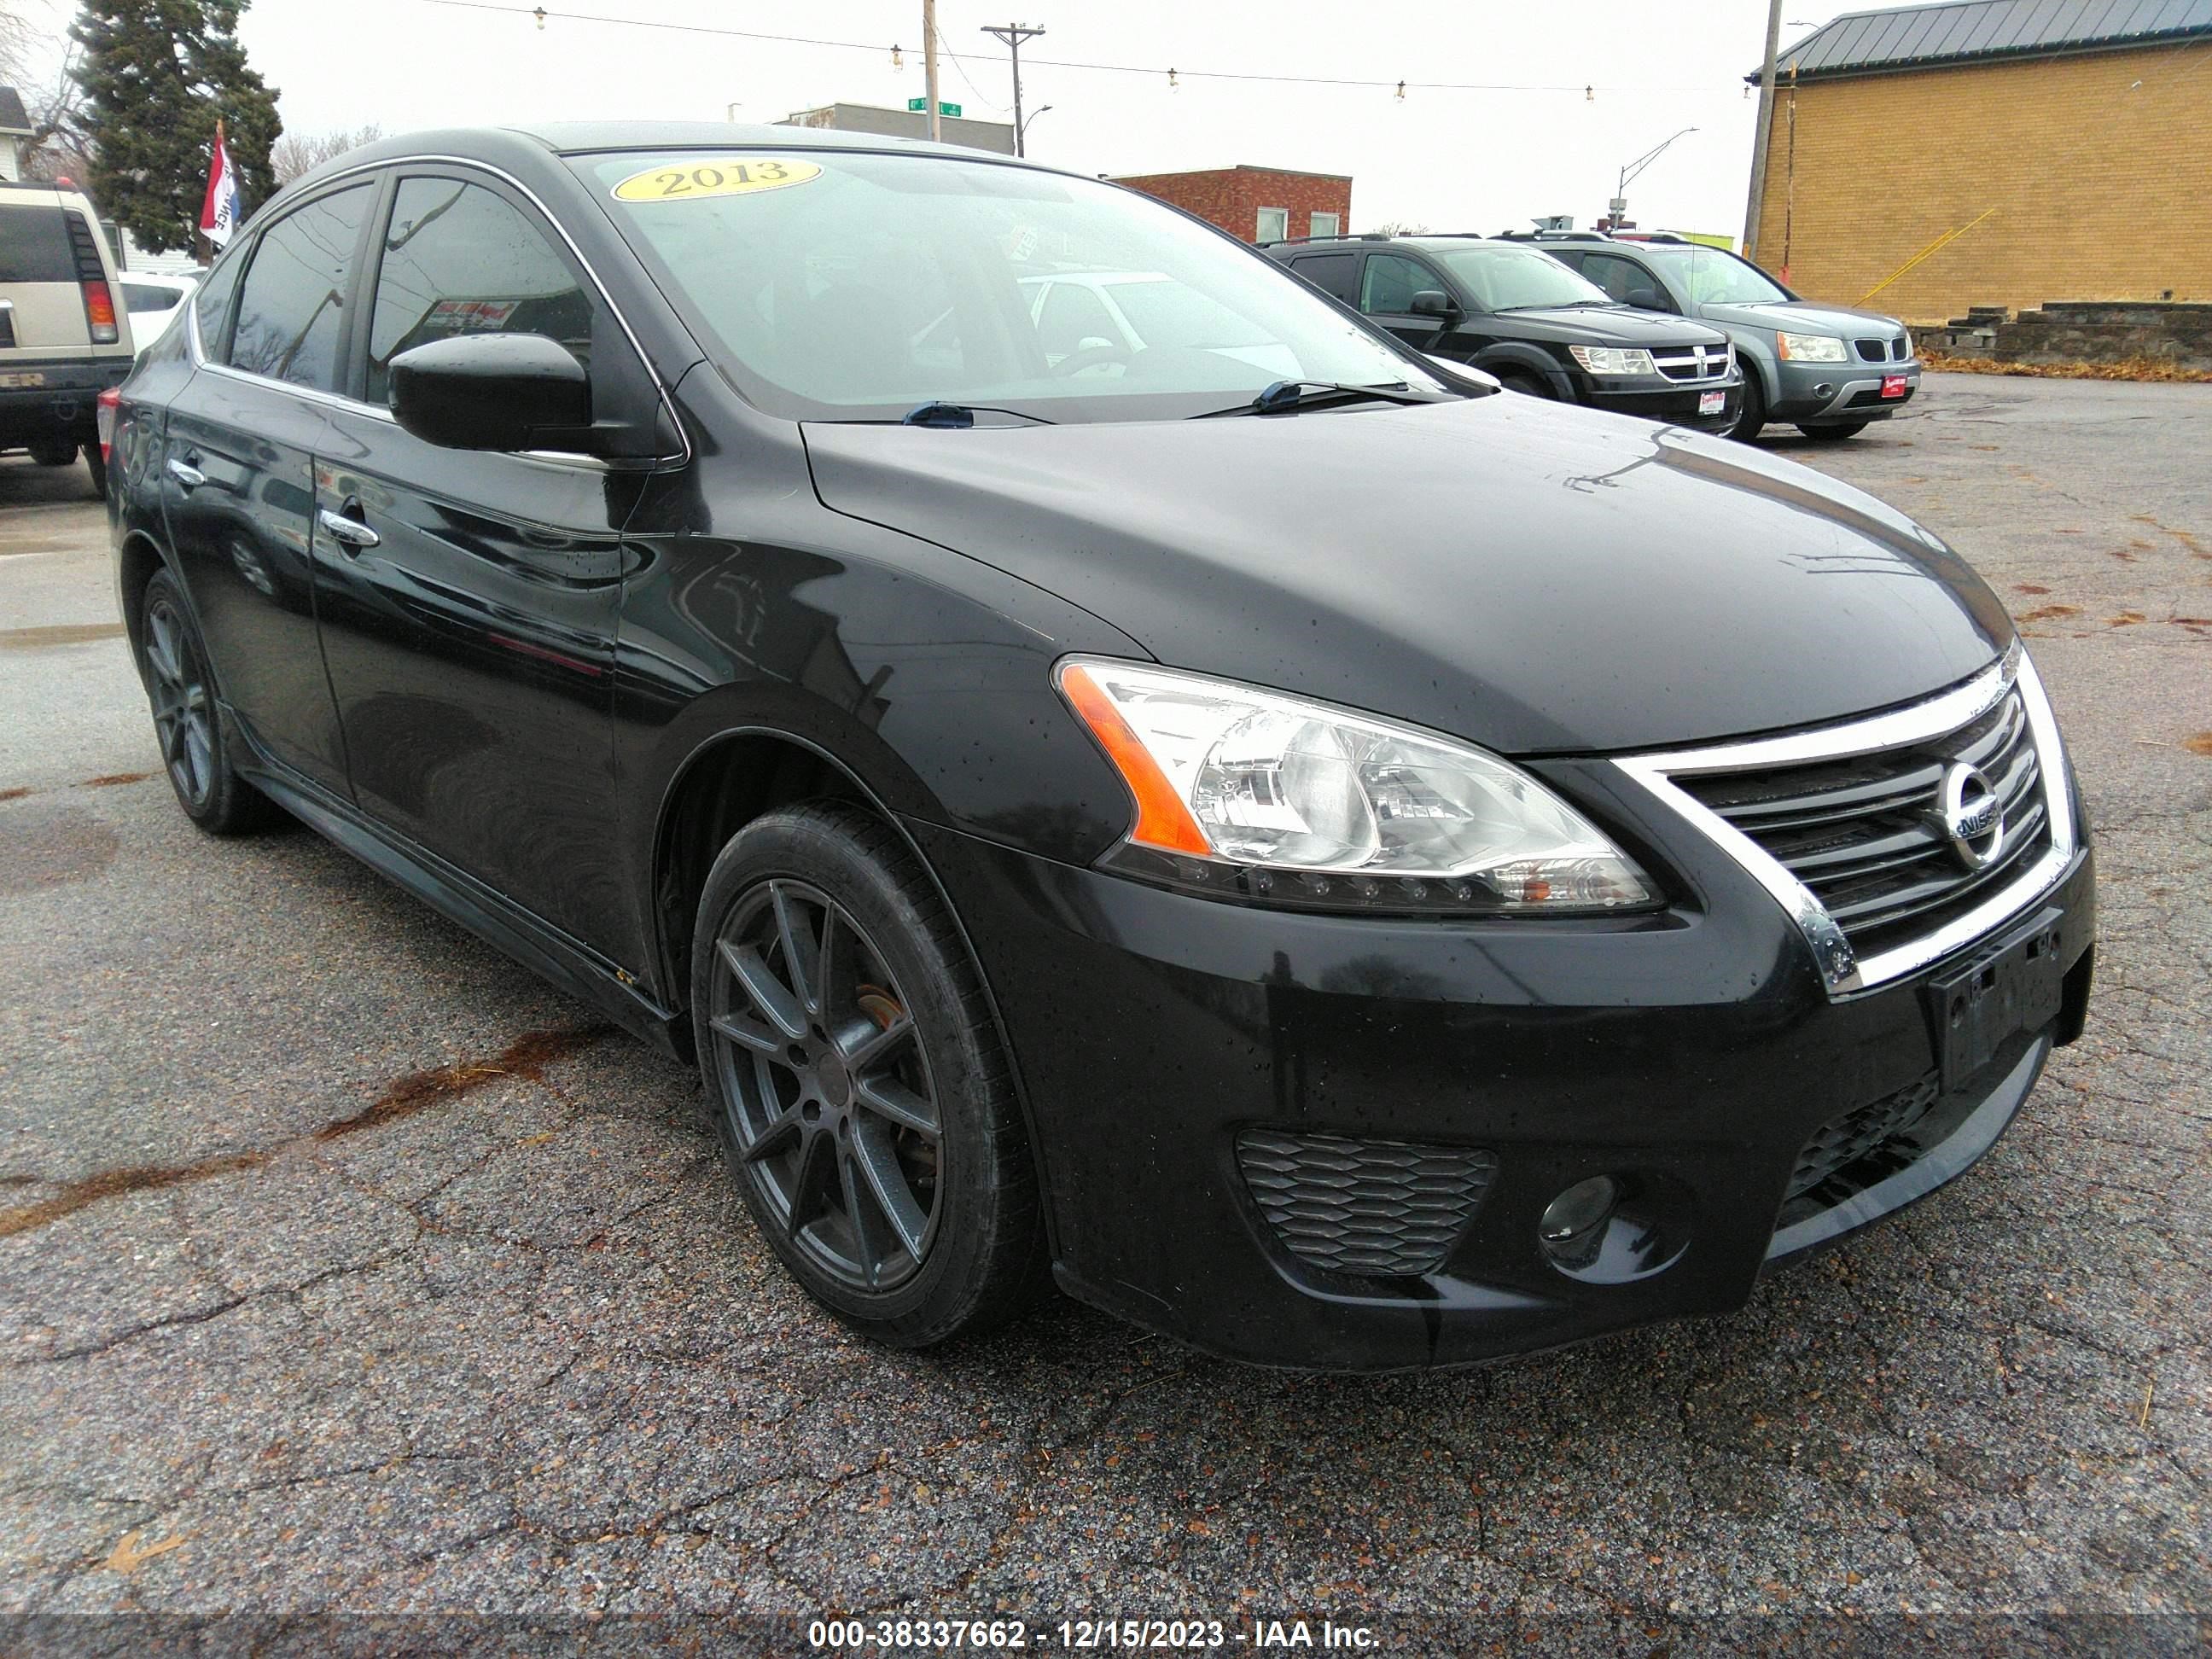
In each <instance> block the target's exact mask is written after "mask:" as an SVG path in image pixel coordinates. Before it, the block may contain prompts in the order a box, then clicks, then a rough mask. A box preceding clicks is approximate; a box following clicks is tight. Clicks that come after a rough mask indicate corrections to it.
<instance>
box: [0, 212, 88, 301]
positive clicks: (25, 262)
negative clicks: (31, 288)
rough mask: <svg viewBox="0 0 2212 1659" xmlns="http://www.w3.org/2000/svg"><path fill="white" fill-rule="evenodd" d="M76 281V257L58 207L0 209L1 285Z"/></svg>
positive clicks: (65, 223) (67, 227)
mask: <svg viewBox="0 0 2212 1659" xmlns="http://www.w3.org/2000/svg"><path fill="white" fill-rule="evenodd" d="M76 280H77V275H76V252H75V250H74V249H72V248H71V247H70V234H69V222H68V221H67V220H66V219H64V217H63V216H62V210H61V209H60V207H59V206H58V205H55V204H45V203H41V204H38V205H36V206H32V205H24V206H21V207H9V208H0V283H74V282H75V281H76Z"/></svg>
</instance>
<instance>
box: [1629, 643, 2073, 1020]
mask: <svg viewBox="0 0 2212 1659" xmlns="http://www.w3.org/2000/svg"><path fill="white" fill-rule="evenodd" d="M2015 685H2017V686H2018V687H2019V688H2020V694H2021V702H2022V704H2023V705H2024V706H2025V708H2026V709H2027V723H2028V730H2029V732H2030V734H2031V736H2032V737H2033V739H2034V742H2035V754H2036V763H2037V765H2038V767H2039V769H2040V771H2041V779H2040V781H2041V784H2042V787H2043V800H2044V811H2045V815H2046V817H2048V820H2049V823H2050V826H2051V846H2050V848H2049V849H2048V850H2047V851H2045V853H2044V854H2043V855H2042V856H2041V857H2039V859H2037V860H2036V861H2035V862H2034V863H2033V865H2032V866H2029V867H2028V869H2027V871H2026V872H2023V873H2022V874H2021V875H2020V876H2018V877H2017V878H2015V879H2014V880H2012V881H2009V882H2008V883H2006V884H2005V885H2004V886H2002V888H2000V889H1998V890H1997V891H1996V892H1995V893H1994V894H1992V895H1991V896H1990V897H1988V898H1986V899H1984V901H1983V902H1981V903H1979V904H1978V905H1976V906H1975V907H1974V908H1972V909H1971V910H1969V911H1967V912H1966V914H1965V915H1960V916H1957V917H1954V918H1953V919H1952V920H1951V921H1948V922H1946V923H1945V924H1944V925H1943V926H1942V927H1937V928H1936V929H1934V930H1932V931H1931V932H1929V933H1923V934H1922V935H1921V936H1920V937H1918V938H1917V939H1908V940H1907V941H1905V943H1904V944H1902V945H1893V946H1891V947H1890V948H1889V949H1888V950H1887V951H1879V952H1877V953H1876V954H1875V955H1873V956H1870V957H1860V956H1859V955H1858V954H1857V951H1854V950H1853V949H1852V947H1851V943H1850V940H1849V939H1846V938H1845V937H1844V931H1843V929H1842V928H1841V927H1838V926H1837V924H1836V921H1835V919H1834V918H1833V917H1832V916H1831V915H1829V914H1828V911H1827V908H1826V906H1824V905H1823V904H1822V903H1821V902H1820V900H1819V898H1817V897H1816V896H1814V893H1813V891H1812V890H1811V889H1810V888H1808V887H1807V886H1806V885H1805V884H1803V883H1802V882H1801V881H1799V880H1798V879H1797V878H1796V877H1795V876H1793V875H1791V874H1790V872H1789V871H1788V870H1787V869H1785V868H1784V866H1783V865H1782V864H1781V862H1780V861H1779V860H1777V859H1775V858H1774V857H1773V855H1772V854H1769V853H1768V852H1767V851H1766V849H1765V848H1763V847H1761V846H1760V845H1759V843H1758V842H1755V841H1753V839H1752V838H1751V837H1750V836H1747V835H1746V834H1744V832H1743V831H1742V830H1741V829H1737V828H1736V827H1735V825H1734V824H1732V823H1729V821H1728V820H1727V819H1725V818H1723V817H1721V815H1720V814H1719V813H1717V812H1716V811H1713V810H1712V809H1711V808H1710V807H1708V806H1706V805H1705V804H1704V803H1703V802H1701V801H1699V799H1697V798H1696V797H1694V796H1693V795H1692V794H1690V793H1689V792H1688V791H1686V790H1685V789H1683V788H1681V787H1680V786H1679V785H1677V784H1676V783H1675V782H1674V779H1675V778H1676V777H1679V776H1684V775H1698V774H1702V773H1712V772H1741V771H1749V770H1757V769H1762V768H1765V767H1771V766H1787V765H1795V764H1802V763H1809V762H1815V761H1824V760H1839V759H1843V758H1844V757H1849V756H1852V755H1863V754H1869V753H1872V752H1875V751H1878V750H1884V749H1899V748H1903V747H1905V745H1907V744H1915V743H1923V742H1925V741H1927V740H1928V739H1929V738H1938V737H1942V735H1944V734H1945V733H1946V732H1955V731H1957V730H1958V729H1959V728H1960V726H1966V725H1967V724H1969V723H1971V722H1972V721H1973V720H1978V719H1979V718H1980V717H1981V716H1982V715H1984V714H1987V713H1988V712H1989V711H1990V709H1991V708H1995V707H1996V704H1997V703H1998V702H2000V701H2001V700H2002V698H2003V697H2004V696H2005V694H2006V693H2007V692H2008V691H2009V690H2011V689H2012V688H2013V687H2014V686H2015ZM1613 765H1614V767H1615V768H1617V769H1619V770H1620V771H1621V772H1622V773H1624V774H1626V775H1627V776H1628V777H1630V778H1632V779H1633V780H1634V781H1636V782H1637V783H1638V784H1640V785H1641V786H1642V787H1644V789H1645V790H1646V791H1647V792H1649V793H1650V794H1651V795H1652V796H1654V797H1655V798H1656V799H1658V800H1659V801H1660V802H1661V803H1662V805H1666V806H1668V807H1669V808H1671V809H1672V810H1673V811H1675V812H1676V813H1678V814H1680V816H1681V817H1684V818H1686V819H1687V820H1688V821H1689V822H1690V823H1691V824H1692V825H1693V826H1694V827H1695V828H1696V829H1699V831H1701V832H1702V833H1703V834H1704V835H1705V836H1706V838H1707V839H1709V840H1711V842H1713V843H1714V844H1715V845H1717V847H1719V848H1720V849H1721V850H1722V851H1723V852H1724V853H1726V854H1728V855H1729V857H1730V858H1732V859H1734V860H1735V861H1736V863H1738V864H1739V865H1741V866H1742V867H1743V869H1744V870H1745V871H1746V872H1747V873H1748V874H1749V875H1750V876H1751V878H1753V880H1755V881H1756V882H1758V883H1759V885H1760V886H1761V887H1763V888H1765V890H1767V892H1768V893H1769V894H1770V895H1771V896H1772V897H1773V899H1774V901H1775V902H1777V903H1778V904H1779V905H1780V906H1781V907H1782V908H1783V910H1784V912H1785V913H1786V914H1787V915H1789V917H1790V921H1792V922H1794V923H1795V924H1796V927H1797V928H1798V930H1799V931H1800V932H1801V933H1803V934H1804V936H1805V941H1806V943H1807V944H1808V945H1810V946H1811V947H1812V951H1813V958H1814V962H1815V963H1818V964H1819V966H1820V975H1821V979H1822V981H1823V982H1824V983H1825V984H1826V987H1827V992H1828V994H1829V996H1830V997H1831V998H1835V997H1844V996H1849V995H1850V994H1853V993H1855V992H1859V991H1865V990H1870V989H1872V988H1873V987H1875V986H1878V985H1882V984H1886V983H1887V982H1888V981H1891V980H1893V979H1897V978H1899V977H1901V976H1903V975H1906V974H1909V973H1911V972H1913V971H1914V970H1915V969H1919V968H1923V967H1925V966H1926V965H1927V964H1928V963H1931V962H1934V961H1936V959H1938V958H1939V957H1944V956H1947V955H1948V954H1949V953H1950V952H1951V951H1955V950H1957V949H1958V948H1959V947H1960V945H1966V944H1969V943H1971V942H1972V940H1974V939H1977V938H1978V937H1980V936H1981V935H1982V934H1983V933H1987V932H1989V931H1990V929H1991V928H1994V927H1997V926H1999V925H2000V924H2001V923H2002V922H2003V921H2005V920H2006V919H2007V918H2008V917H2010V916H2012V915H2015V914H2016V913H2018V912H2019V911H2021V910H2023V909H2025V908H2027V906H2028V905H2030V904H2032V903H2033V902H2035V901H2036V900H2037V899H2038V898H2039V897H2041V896H2043V895H2044V894H2045V893H2046V892H2048V891H2050V890H2051V888H2052V887H2053V886H2055V885H2057V882H2058V880H2059V878H2061V877H2062V876H2063V875H2064V874H2065V872H2066V866H2068V865H2069V863H2071V862H2072V861H2073V858H2074V852H2075V825H2074V805H2073V799H2072V796H2071V794H2070V793H2069V789H2068V787H2067V781H2066V758H2065V753H2064V750H2063V747H2062V745H2061V744H2060V741H2059V737H2058V721H2057V717H2056V716H2055V715H2054V714H2052V713H2051V699H2050V697H2049V696H2047V695H2046V694H2045V691H2044V689H2043V682H2042V680H2041V678H2039V677H2038V675H2037V674H2036V671H2035V665H2034V664H2033V662H2031V661H2030V660H2029V659H2028V657H2027V652H2026V651H2025V650H2023V649H2022V648H2021V643H2020V641H2017V640H2015V641H2013V643H2012V645H2011V647H2010V648H2009V649H2008V650H2007V651H2006V653H2005V654H2004V656H2003V657H2002V659H1999V660H1998V661H1997V662H1996V663H1994V664H1992V665H1990V667H1989V668H1986V669H1984V671H1982V672H1981V673H1979V674H1977V675H1976V676H1975V677H1974V678H1972V679H1971V680H1968V681H1967V682H1966V684H1963V685H1960V686H1956V687H1954V688H1953V689H1952V690H1949V691H1946V692H1943V693H1942V694H1940V695H1939V696H1935V697H1931V698H1929V700H1928V701H1927V702H1922V703H1916V704H1915V705H1913V706H1912V707H1911V708H1901V709H1898V710H1895V711H1893V712H1892V713H1890V714H1875V715H1871V716H1869V717H1868V718H1867V719H1865V720H1852V721H1850V722H1848V723H1847V724H1844V725H1841V726H1822V727H1820V728H1819V729H1818V730H1815V731H1810V732H1791V733H1790V734H1788V735H1786V736H1784V737H1778V738H1755V739H1753V740H1752V741H1750V742H1748V743H1731V744H1712V745H1710V746H1707V747H1704V748H1699V749H1678V750H1668V751H1667V752H1665V753H1662V754H1647V755H1628V756H1621V757H1616V758H1615V759H1614V761H1613Z"/></svg>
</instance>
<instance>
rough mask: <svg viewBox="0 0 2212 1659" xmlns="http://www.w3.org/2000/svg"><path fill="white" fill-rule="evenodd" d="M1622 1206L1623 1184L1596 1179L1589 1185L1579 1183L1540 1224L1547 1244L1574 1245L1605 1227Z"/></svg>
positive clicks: (1553, 1205) (1554, 1202) (1555, 1203)
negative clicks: (1621, 1191) (1575, 1242)
mask: <svg viewBox="0 0 2212 1659" xmlns="http://www.w3.org/2000/svg"><path fill="white" fill-rule="evenodd" d="M1618 1203H1620V1182H1618V1181H1615V1180H1614V1179H1613V1177H1612V1176H1591V1177H1590V1178H1589V1180H1588V1181H1577V1182H1575V1184H1574V1185H1573V1186H1571V1187H1570V1188H1567V1190H1566V1191H1565V1192H1564V1193H1561V1194H1559V1196H1558V1197H1557V1198H1555V1199H1553V1200H1552V1202H1551V1205H1550V1206H1549V1207H1548V1208H1547V1209H1546V1210H1545V1212H1544V1219H1543V1221H1542V1222H1541V1224H1540V1225H1541V1226H1542V1228H1543V1231H1544V1242H1545V1243H1547V1244H1553V1245H1562V1244H1565V1245H1571V1244H1572V1243H1574V1241H1575V1240H1576V1239H1577V1238H1580V1237H1582V1236H1583V1234H1584V1233H1587V1232H1590V1231H1593V1230H1595V1229H1596V1228H1598V1227H1601V1226H1602V1225H1604V1224H1605V1222H1606V1220H1607V1218H1608V1217H1610V1216H1611V1215H1612V1214H1613V1206H1614V1205H1616V1204H1618Z"/></svg>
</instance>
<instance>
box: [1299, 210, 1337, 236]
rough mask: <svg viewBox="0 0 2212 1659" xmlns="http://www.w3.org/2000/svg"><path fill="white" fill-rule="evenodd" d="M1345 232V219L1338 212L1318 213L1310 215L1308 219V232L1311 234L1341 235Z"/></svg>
mask: <svg viewBox="0 0 2212 1659" xmlns="http://www.w3.org/2000/svg"><path fill="white" fill-rule="evenodd" d="M1306 234H1308V235H1309V236H1340V235H1342V234H1344V220H1343V219H1342V217H1341V216H1339V215H1337V214H1334V213H1316V214H1311V215H1309V216H1308V217H1307V219H1306Z"/></svg>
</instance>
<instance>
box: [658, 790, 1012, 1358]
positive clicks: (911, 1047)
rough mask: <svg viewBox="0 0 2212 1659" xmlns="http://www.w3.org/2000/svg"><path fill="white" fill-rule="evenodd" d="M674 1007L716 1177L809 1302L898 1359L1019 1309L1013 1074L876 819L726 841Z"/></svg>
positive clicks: (889, 833)
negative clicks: (715, 1138)
mask: <svg viewBox="0 0 2212 1659" xmlns="http://www.w3.org/2000/svg"><path fill="white" fill-rule="evenodd" d="M825 944H826V948H825ZM794 964H796V965H795V968H794ZM825 964H826V965H825ZM691 999H692V1000H691V1008H692V1023H693V1025H694V1027H695V1028H696V1032H697V1037H698V1051H699V1068H700V1073H701V1075H702V1078H703V1079H704V1080H705V1083H706V1089H707V1103H708V1110H709V1111H710V1112H711V1113H712V1114H713V1116H714V1126H715V1128H716V1130H717V1131H718V1133H720V1138H721V1141H722V1146H723V1150H724V1152H725V1153H726V1155H727V1156H728V1158H729V1160H730V1165H731V1171H732V1175H733V1176H734V1177H735V1179H736V1181H737V1183H738V1188H739V1190H740V1191H741V1192H742V1193H743V1194H744V1200H745V1204H746V1206H747V1208H749V1209H750V1211H751V1212H752V1215H753V1220H754V1222H755V1225H757V1226H758V1227H759V1229H760V1231H761V1235H762V1237H763V1238H765V1239H766V1240H767V1241H768V1243H769V1248H770V1249H773V1250H775V1254H776V1255H777V1256H778V1257H779V1258H780V1259H781V1261H782V1262H783V1264H784V1266H785V1267H787V1269H789V1271H790V1273H791V1274H792V1276H793V1278H794V1279H797V1280H798V1281H799V1284H800V1285H802V1286H803V1287H804V1288H805V1290H806V1291H807V1292H808V1294H809V1295H811V1296H812V1297H814V1298H815V1299H816V1300H817V1301H818V1302H820V1303H821V1304H823V1306H824V1307H826V1308H828V1309H829V1310H830V1311H831V1312H833V1313H835V1314H836V1315H837V1316H839V1317H840V1318H842V1319H843V1320H845V1321H846V1322H848V1323H849V1324H851V1325H852V1326H854V1328H856V1329H858V1330H860V1332H862V1333H863V1334H866V1335H867V1336H870V1337H872V1338H873V1339H875V1340H878V1341H879V1342H884V1343H887V1344H890V1345H891V1346H897V1347H903V1348H921V1347H927V1346H931V1345H933V1344H935V1343H939V1342H944V1341H947V1340H951V1338H954V1337H957V1336H966V1335H973V1334H978V1333H980V1332H982V1331H984V1330H987V1329H988V1328H991V1327H993V1326H994V1325H997V1324H1000V1323H1002V1322H1005V1321H1006V1320H1007V1319H1010V1318H1012V1317H1013V1316H1015V1315H1017V1314H1018V1313H1019V1312H1021V1311H1022V1310H1023V1309H1024V1308H1025V1307H1026V1306H1027V1305H1028V1304H1029V1303H1030V1300H1031V1299H1032V1298H1033V1297H1034V1296H1035V1294H1036V1291H1037V1290H1038V1288H1039V1287H1040V1286H1041V1285H1042V1283H1043V1282H1044V1275H1043V1267H1044V1264H1045V1250H1044V1231H1043V1222H1042V1216H1041V1214H1040V1212H1039V1208H1038V1201H1037V1191H1036V1170H1035V1166H1034V1164H1032V1162H1031V1159H1030V1148H1029V1139H1028V1135H1027V1133H1026V1132H1025V1131H1024V1127H1023V1123H1022V1117H1021V1110H1020V1107H1019V1106H1018V1103H1017V1102H1016V1100H1015V1098H1014V1091H1013V1083H1012V1073H1011V1070H1010V1068H1009V1066H1008V1064H1007V1061H1006V1053H1005V1049H1004V1047H1003V1045H1002V1044H1001V1043H1000V1039H999V1034H998V1030H997V1028H996V1025H995V1024H994V1021H993V1019H992V1017H991V1012H990V1008H989V1006H988V1004H987V1000H986V999H985V996H984V994H983V988H982V984H981V980H980V979H979V978H978V976H977V975H976V972H975V966H974V964H973V963H971V962H970V961H969V957H968V951H967V946H966V945H965V944H964V943H963V940H962V939H961V936H960V934H959V933H958V931H957V929H956V928H955V927H954V926H953V924H952V919H951V915H949V914H948V913H947V911H946V910H945V904H944V901H943V900H942V899H941V898H940V897H939V896H938V893H937V890H936V888H935V887H934V885H933V884H932V883H931V881H930V879H929V878H928V876H927V873H926V872H924V871H923V869H922V867H921V864H920V863H919V862H918V861H917V860H916V859H915V855H914V854H913V852H912V850H911V849H910V848H908V846H907V844H906V842H904V841H903V840H902V839H901V838H900V836H898V835H897V834H896V832H895V831H894V830H893V829H891V828H890V826H889V825H887V824H885V823H883V822H882V821H881V820H880V819H878V818H877V817H873V816H872V815H870V814H869V813H866V812H865V811H860V810H859V809H858V808H856V807H854V806H853V805H849V804H847V803H843V802H837V801H818V802H811V803H807V804H805V805H798V806H793V807H789V808H787V809H784V810H782V811H776V812H772V813H770V814H769V815H768V816H766V817H761V818H758V819H756V820H755V821H754V822H753V823H750V824H748V825H746V826H745V828H744V829H742V830H740V831H739V832H738V834H737V835H736V836H733V837H732V839H731V841H730V842H729V844H728V845H727V846H726V847H725V848H723V849H722V852H721V855H720V857H719V858H717V859H716V860H714V868H713V869H712V870H711V871H710V872H708V877H707V882H706V886H705V889H704V890H703V891H702V893H701V894H700V897H699V911H698V924H697V929H696V933H695V934H694V936H693V945H692V951H691Z"/></svg>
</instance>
